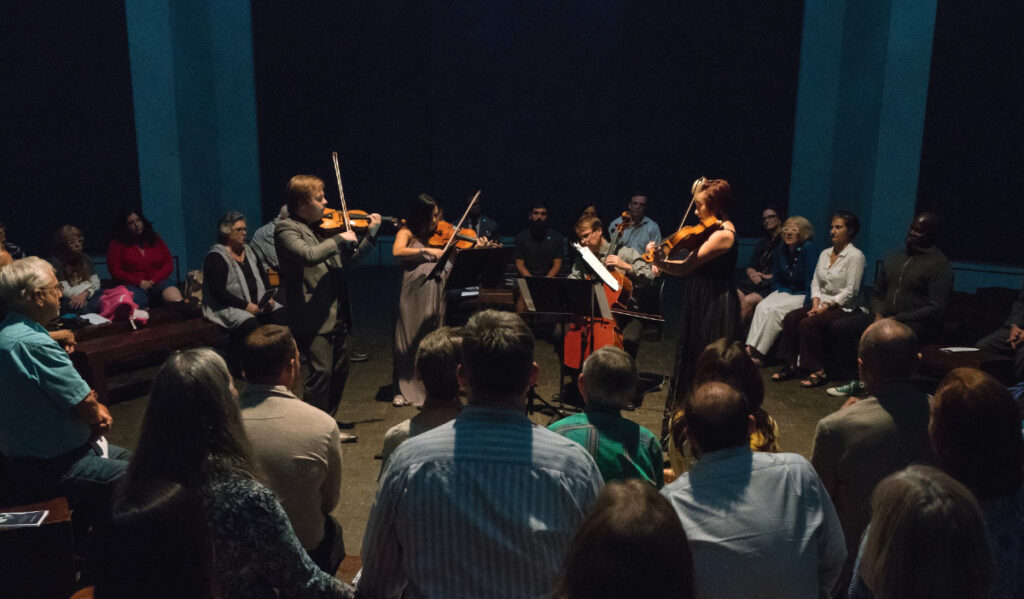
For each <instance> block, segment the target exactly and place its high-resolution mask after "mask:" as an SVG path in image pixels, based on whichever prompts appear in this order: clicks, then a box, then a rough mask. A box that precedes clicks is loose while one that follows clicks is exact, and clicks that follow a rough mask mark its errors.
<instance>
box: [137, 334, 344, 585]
mask: <svg viewBox="0 0 1024 599" xmlns="http://www.w3.org/2000/svg"><path fill="white" fill-rule="evenodd" d="M258 472H259V467H258V466H257V462H256V461H255V458H254V457H253V454H252V450H251V448H250V446H249V440H248V438H247V437H246V436H245V430H244V429H243V428H242V419H241V417H240V416H239V409H238V399H237V393H236V391H235V387H234V384H233V383H232V381H231V374H230V373H229V372H228V368H227V365H226V364H225V363H224V360H223V359H222V358H221V357H220V356H219V355H217V353H216V352H214V351H213V350H212V349H208V348H201V349H191V350H188V351H185V352H181V353H176V354H174V355H172V356H171V357H170V358H168V360H167V362H165V363H164V365H163V366H162V367H161V368H160V371H159V372H158V373H157V375H156V378H155V379H154V380H153V390H152V392H151V393H150V397H149V405H148V406H147V408H146V415H145V417H144V418H143V422H142V431H141V434H140V436H139V444H138V450H137V452H136V456H135V458H134V459H133V460H132V464H131V466H130V468H129V470H128V475H127V477H126V481H125V484H126V491H125V492H126V493H131V492H132V491H133V490H134V489H137V488H139V487H141V486H145V485H148V484H151V483H152V481H153V480H158V479H159V480H168V481H171V482H176V483H178V484H180V485H182V486H183V487H185V488H186V489H189V490H191V491H192V492H194V493H196V494H197V495H199V496H200V498H202V500H203V506H204V508H205V510H206V518H207V523H208V524H209V526H210V531H211V533H212V534H213V548H214V555H215V567H214V577H215V585H216V588H217V590H218V592H219V594H220V599H235V598H238V599H243V598H244V599H249V598H252V597H275V596H277V595H278V594H280V595H281V596H287V597H317V598H320V597H353V596H354V589H353V588H352V587H351V586H349V585H346V584H345V583H343V582H341V581H339V580H338V579H336V578H334V577H333V576H330V575H328V574H326V573H324V572H323V571H322V570H321V569H320V568H318V567H317V566H316V564H315V563H313V560H311V559H310V558H309V555H307V554H306V551H305V550H304V549H303V548H302V545H301V543H299V540H298V539H297V538H296V537H295V533H294V532H293V530H292V527H291V524H289V522H288V515H287V514H285V512H284V510H283V509H281V504H279V503H278V502H277V499H276V498H275V497H274V494H273V492H271V491H270V489H268V488H267V487H265V486H263V485H262V484H261V483H260V482H259V481H258V480H257V476H259V475H258Z"/></svg>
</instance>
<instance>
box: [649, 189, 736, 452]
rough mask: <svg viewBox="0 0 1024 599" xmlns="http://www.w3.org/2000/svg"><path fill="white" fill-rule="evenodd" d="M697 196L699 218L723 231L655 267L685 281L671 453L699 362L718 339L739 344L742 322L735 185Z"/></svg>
mask: <svg viewBox="0 0 1024 599" xmlns="http://www.w3.org/2000/svg"><path fill="white" fill-rule="evenodd" d="M693 194H694V196H693V204H694V207H695V209H696V212H697V217H698V218H699V219H700V220H702V221H703V220H705V219H708V218H712V217H713V218H717V219H718V220H719V221H720V225H719V228H718V229H717V230H716V231H714V232H713V233H711V235H710V236H709V237H708V238H707V240H706V241H705V242H704V243H703V244H701V246H700V247H698V248H697V249H696V250H694V251H692V252H691V253H690V254H689V255H688V256H687V257H686V258H685V259H683V260H673V259H668V258H665V257H664V255H663V254H662V253H661V252H654V266H655V267H657V268H658V269H659V270H660V271H661V272H664V273H665V274H669V275H673V276H677V277H684V280H683V286H682V292H681V298H680V299H681V301H680V303H681V309H680V314H679V337H678V339H679V340H678V344H677V345H676V359H675V368H674V369H673V376H672V382H671V384H670V386H669V391H668V396H667V397H666V399H665V413H664V416H663V418H662V426H661V439H662V446H663V447H667V440H668V423H669V419H670V418H671V416H672V414H673V413H674V412H675V410H676V409H677V407H678V406H680V405H682V401H683V397H684V396H685V394H686V393H688V392H689V391H690V386H691V384H692V383H693V376H694V364H695V363H696V362H697V358H698V357H700V355H701V353H702V352H703V351H704V348H705V347H707V345H708V344H710V343H711V342H712V341H715V340H716V339H720V338H723V337H724V338H725V339H726V340H727V341H730V342H731V341H733V340H735V339H736V338H737V334H738V329H739V322H740V306H739V296H738V295H737V293H736V285H735V284H733V272H734V271H735V270H736V258H737V255H738V250H737V245H736V227H735V226H734V225H733V224H732V222H731V221H730V220H729V217H728V212H729V207H730V204H731V202H732V192H731V190H730V188H729V182H728V181H726V180H724V179H710V180H709V179H704V178H701V179H698V180H697V181H696V182H695V183H694V186H693ZM653 248H654V244H653V243H652V244H649V245H648V250H651V249H653Z"/></svg>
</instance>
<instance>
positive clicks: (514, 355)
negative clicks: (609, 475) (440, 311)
mask: <svg viewBox="0 0 1024 599" xmlns="http://www.w3.org/2000/svg"><path fill="white" fill-rule="evenodd" d="M463 334H464V337H463V347H462V359H463V364H462V366H460V367H459V371H458V376H459V382H460V383H461V384H462V385H463V387H465V388H466V390H467V395H468V405H467V406H466V408H465V409H464V410H463V412H462V413H461V414H460V415H459V416H458V417H457V418H456V419H455V420H454V421H452V422H449V423H447V424H444V425H442V426H440V427H438V428H436V429H434V430H432V431H429V432H426V433H423V434H421V435H419V436H417V437H414V438H411V439H409V440H408V441H405V442H404V443H402V444H401V445H400V446H399V447H398V449H397V450H396V451H395V453H394V454H392V456H391V461H390V462H389V463H388V465H387V467H386V468H385V470H384V473H383V474H382V476H381V481H380V488H379V490H378V492H377V498H376V500H375V501H374V505H373V509H372V510H371V512H370V520H369V522H368V523H367V527H366V535H365V537H364V540H363V548H362V557H363V572H362V576H361V578H360V580H359V591H360V592H361V593H362V594H364V595H366V596H369V597H383V598H391V597H407V598H417V597H549V596H550V595H551V592H552V590H553V589H554V586H555V580H556V577H557V575H558V570H559V567H560V565H561V563H562V560H563V557H564V553H565V550H566V548H567V546H568V544H569V541H570V539H571V538H572V535H573V533H574V532H575V530H576V527H577V526H578V525H579V523H580V522H581V521H582V520H583V517H584V515H585V514H586V512H587V510H588V509H589V508H590V506H591V504H592V503H593V501H594V499H595V498H596V496H597V495H598V493H599V492H600V490H601V487H602V486H603V483H602V479H601V473H600V472H599V471H598V468H597V465H596V464H595V463H594V460H593V458H591V457H590V455H589V454H588V453H587V452H586V451H585V450H584V449H583V448H582V447H580V446H579V445H578V444H576V443H574V442H572V441H570V440H568V439H565V438H563V437H561V436H559V435H556V434H555V433H552V432H550V431H548V430H546V429H544V428H543V427H539V426H536V425H534V424H533V423H531V422H530V421H529V420H528V419H527V418H526V416H525V415H524V411H525V407H526V391H527V389H529V387H530V386H531V385H533V384H534V382H536V380H537V374H538V368H537V364H536V363H535V362H534V361H533V337H532V335H531V334H530V330H529V328H527V327H526V325H525V323H523V321H522V320H521V319H520V318H519V317H518V316H515V315H514V314H510V313H507V312H496V311H490V310H488V311H484V312H479V313H477V314H475V315H473V317H472V318H471V319H470V320H469V323H468V324H467V325H466V326H465V328H464V329H463Z"/></svg>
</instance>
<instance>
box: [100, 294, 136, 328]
mask: <svg viewBox="0 0 1024 599" xmlns="http://www.w3.org/2000/svg"><path fill="white" fill-rule="evenodd" d="M138 309H139V305H138V304H136V303H135V298H134V296H132V292H131V291H128V288H127V287H125V286H124V285H118V286H117V287H111V288H110V289H107V290H105V291H104V292H103V295H101V296H100V316H102V317H104V318H109V319H110V320H140V319H133V318H132V316H134V315H135V311H136V310H138Z"/></svg>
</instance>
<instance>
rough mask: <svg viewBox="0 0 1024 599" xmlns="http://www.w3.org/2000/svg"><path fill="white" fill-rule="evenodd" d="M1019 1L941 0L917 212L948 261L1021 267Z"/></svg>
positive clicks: (1023, 148) (1022, 51)
mask: <svg viewBox="0 0 1024 599" xmlns="http://www.w3.org/2000/svg"><path fill="white" fill-rule="evenodd" d="M1022 30H1024V3H1021V2H971V1H965V0H958V1H950V0H940V1H939V4H938V13H937V14H936V21H935V43H934V48H933V50H932V68H931V78H930V79H931V80H930V82H929V85H928V105H927V112H926V116H925V129H924V146H923V148H922V152H921V174H920V182H919V185H918V196H917V208H918V210H920V211H923V210H933V211H935V212H937V213H939V214H940V215H941V216H942V217H943V219H944V222H945V223H946V227H945V233H944V235H943V237H944V240H943V241H944V243H943V245H942V249H943V250H944V251H946V253H947V254H948V255H949V257H950V258H953V259H961V260H978V261H984V262H996V263H1013V264H1018V265H1019V264H1020V263H1021V256H1022V250H1021V247H1022V246H1021V241H1020V240H1021V218H1020V217H1021V213H1022V211H1024V202H1022V200H1021V190H1022V189H1024V135H1022V132H1024V44H1022V43H1021V31H1022Z"/></svg>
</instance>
